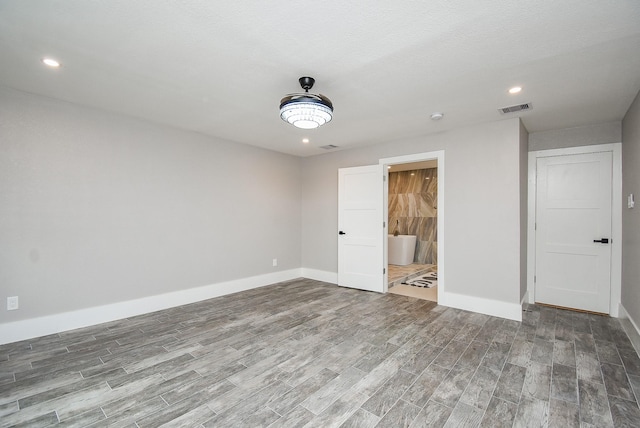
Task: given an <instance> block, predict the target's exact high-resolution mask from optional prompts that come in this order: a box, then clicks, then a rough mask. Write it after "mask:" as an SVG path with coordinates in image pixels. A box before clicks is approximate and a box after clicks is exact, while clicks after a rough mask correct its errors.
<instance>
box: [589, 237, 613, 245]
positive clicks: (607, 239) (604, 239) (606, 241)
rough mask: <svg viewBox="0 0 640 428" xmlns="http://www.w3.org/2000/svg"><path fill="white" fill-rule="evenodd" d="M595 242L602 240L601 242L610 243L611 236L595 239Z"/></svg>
mask: <svg viewBox="0 0 640 428" xmlns="http://www.w3.org/2000/svg"><path fill="white" fill-rule="evenodd" d="M593 242H600V243H603V244H608V243H609V238H602V239H594V240H593Z"/></svg>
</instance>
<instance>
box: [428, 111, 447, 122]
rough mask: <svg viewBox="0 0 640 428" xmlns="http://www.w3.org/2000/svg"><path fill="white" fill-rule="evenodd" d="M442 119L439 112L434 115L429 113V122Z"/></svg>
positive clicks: (441, 114) (442, 115)
mask: <svg viewBox="0 0 640 428" xmlns="http://www.w3.org/2000/svg"><path fill="white" fill-rule="evenodd" d="M443 117H444V113H440V112H438V111H437V112H435V113H431V120H440V119H442V118H443Z"/></svg>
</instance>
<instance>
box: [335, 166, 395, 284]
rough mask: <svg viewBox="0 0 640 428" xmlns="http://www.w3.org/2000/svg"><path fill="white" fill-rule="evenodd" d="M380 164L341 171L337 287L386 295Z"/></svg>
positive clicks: (341, 169) (339, 179) (339, 178)
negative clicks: (384, 293)
mask: <svg viewBox="0 0 640 428" xmlns="http://www.w3.org/2000/svg"><path fill="white" fill-rule="evenodd" d="M382 177H383V172H382V166H381V165H371V166H361V167H355V168H340V169H339V170H338V285H341V286H343V287H351V288H359V289H361V290H368V291H377V292H379V293H383V292H384V273H383V267H384V266H383V251H384V246H383V244H384V241H383V238H384V227H383V221H384V219H383V218H382V216H383V207H382V195H383V193H382V192H383V181H382V180H383V178H382Z"/></svg>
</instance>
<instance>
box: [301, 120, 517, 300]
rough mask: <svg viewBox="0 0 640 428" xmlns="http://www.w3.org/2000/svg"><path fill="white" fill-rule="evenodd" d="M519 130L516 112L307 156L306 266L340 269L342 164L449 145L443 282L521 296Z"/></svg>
mask: <svg viewBox="0 0 640 428" xmlns="http://www.w3.org/2000/svg"><path fill="white" fill-rule="evenodd" d="M520 132H521V129H520V122H519V119H517V118H516V119H509V120H504V121H498V122H492V123H486V124H482V125H478V126H474V127H469V128H464V129H459V130H454V131H450V132H444V133H441V134H436V135H430V136H425V137H421V138H416V139H412V140H404V141H395V142H391V143H387V144H382V145H377V146H373V147H368V148H363V149H354V150H345V151H340V152H334V153H329V154H326V155H322V156H314V157H311V158H305V159H303V160H302V165H303V188H302V218H303V226H302V265H303V267H305V268H310V269H317V270H322V271H327V272H337V246H338V243H337V209H338V207H337V202H338V195H337V189H338V186H337V176H338V172H337V170H338V168H341V167H352V166H361V165H371V164H377V163H378V160H379V159H380V158H386V157H393V156H401V155H408V154H414V153H423V152H430V151H435V150H443V149H444V150H445V162H444V164H445V170H444V174H445V190H444V201H445V211H444V231H445V236H444V240H445V245H446V247H445V264H446V272H445V275H446V278H445V280H446V290H447V291H448V292H451V293H459V294H466V295H470V296H476V297H484V298H488V299H494V300H500V301H505V302H509V303H519V302H520V293H521V290H520V283H521V271H523V270H524V271H526V259H524V264H522V265H521V263H523V260H522V259H521V256H520V250H521V247H522V246H524V245H525V244H526V243H524V242H521V239H522V238H521V236H522V235H521V227H524V228H526V222H525V223H524V224H521V222H522V219H521V199H520V192H521V183H520V181H521V179H522V177H525V182H526V163H525V164H524V168H525V171H524V172H523V171H521V169H522V163H521V156H522V155H523V153H522V152H524V155H525V156H526V144H524V143H523V144H520V142H519V140H520V138H521V135H520ZM523 174H524V175H523ZM525 185H526V183H525ZM525 197H526V194H525ZM438 239H442V237H440V236H439V237H438ZM525 254H526V253H525ZM439 256H440V255H439Z"/></svg>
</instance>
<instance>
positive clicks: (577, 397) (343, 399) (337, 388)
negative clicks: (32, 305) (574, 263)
mask: <svg viewBox="0 0 640 428" xmlns="http://www.w3.org/2000/svg"><path fill="white" fill-rule="evenodd" d="M523 318H524V320H523V322H522V323H520V322H515V321H508V320H503V319H499V318H494V317H490V316H486V315H481V314H476V313H471V312H466V311H461V310H456V309H448V308H445V307H442V306H437V305H436V304H435V303H433V302H428V301H424V300H417V299H412V298H409V297H404V296H397V295H392V294H387V295H381V294H375V293H369V292H363V291H357V290H352V289H345V288H340V287H337V286H334V285H330V284H326V283H321V282H317V281H313V280H306V279H300V280H294V281H288V282H284V283H280V284H275V285H272V286H268V287H263V288H260V289H255V290H251V291H247V292H243V293H238V294H234V295H229V296H225V297H220V298H217V299H211V300H207V301H204V302H199V303H196V304H192V305H186V306H182V307H178V308H173V309H168V310H164V311H160V312H155V313H152V314H147V315H144V316H139V317H134V318H130V319H125V320H121V321H116V322H111V323H107V324H102V325H98V326H94V327H90V328H84V329H81V330H75V331H71V332H66V333H61V334H56V335H51V336H47V337H40V338H37V339H33V340H27V341H23V342H18V343H13V344H8V345H2V346H0V426H2V427H8V426H29V427H46V426H53V425H61V426H66V427H72V426H73V427H86V426H91V427H103V426H116V427H158V426H167V427H201V426H203V427H267V426H268V427H303V426H308V427H338V426H342V427H373V426H377V427H425V426H447V427H461V426H469V427H474V426H487V427H497V426H505V427H510V426H514V427H533V426H550V427H563V428H564V427H585V428H586V427H606V426H620V427H622V426H636V427H637V426H640V410H639V408H638V398H639V397H640V359H639V358H638V355H637V354H636V353H635V351H634V350H633V348H632V346H631V343H630V341H629V340H628V338H627V336H626V335H625V333H624V331H623V330H622V328H621V326H620V324H619V322H618V321H617V320H616V319H612V318H606V317H600V316H596V315H589V314H581V313H575V312H569V311H563V310H559V309H553V308H547V307H540V306H534V305H530V306H527V307H526V308H525V311H524V313H523Z"/></svg>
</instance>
